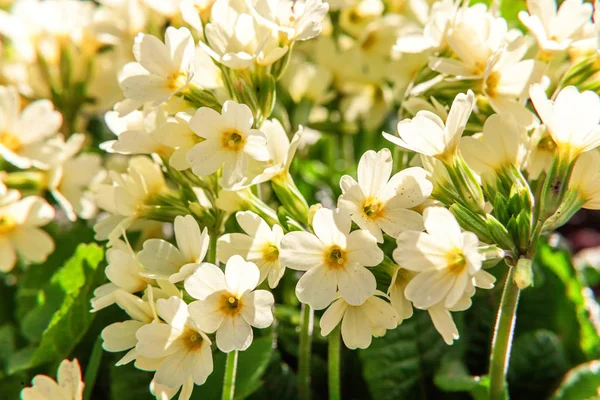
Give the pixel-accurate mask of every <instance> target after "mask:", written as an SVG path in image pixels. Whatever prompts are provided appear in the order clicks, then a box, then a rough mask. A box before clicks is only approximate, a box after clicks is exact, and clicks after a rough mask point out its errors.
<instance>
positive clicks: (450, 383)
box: [434, 356, 489, 400]
mask: <svg viewBox="0 0 600 400" xmlns="http://www.w3.org/2000/svg"><path fill="white" fill-rule="evenodd" d="M434 382H435V385H436V386H437V387H438V388H440V389H441V390H443V391H445V392H469V393H471V395H472V396H473V398H474V399H475V400H484V399H487V397H488V388H489V379H488V377H486V376H484V377H479V376H471V375H470V374H469V371H468V370H467V368H466V366H465V365H464V364H463V363H462V361H460V359H458V358H456V357H452V356H451V357H444V359H443V360H442V363H441V365H440V368H439V369H438V370H437V372H436V373H435V377H434Z"/></svg>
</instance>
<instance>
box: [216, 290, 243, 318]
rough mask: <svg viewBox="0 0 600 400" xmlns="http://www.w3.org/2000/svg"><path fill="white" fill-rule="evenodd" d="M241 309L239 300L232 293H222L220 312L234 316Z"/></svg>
mask: <svg viewBox="0 0 600 400" xmlns="http://www.w3.org/2000/svg"><path fill="white" fill-rule="evenodd" d="M241 309H242V302H241V299H240V298H238V297H237V296H235V295H234V294H232V293H224V294H223V295H222V296H221V310H220V311H221V312H222V313H225V314H228V315H231V316H234V315H237V314H238V313H239V312H240V311H241Z"/></svg>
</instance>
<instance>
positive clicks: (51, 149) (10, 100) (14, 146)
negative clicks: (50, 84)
mask: <svg viewBox="0 0 600 400" xmlns="http://www.w3.org/2000/svg"><path fill="white" fill-rule="evenodd" d="M61 124H62V116H61V114H60V113H59V112H58V111H55V110H54V106H53V104H52V102H50V101H48V100H37V101H34V102H33V103H31V104H29V105H28V106H27V107H25V108H24V109H23V110H22V111H21V110H20V100H19V94H18V93H17V90H16V89H15V88H13V87H6V86H0V156H1V157H3V158H4V159H6V160H7V161H8V162H10V163H11V164H13V165H15V166H16V167H18V168H31V167H36V168H40V169H48V168H49V165H51V164H53V163H55V162H56V161H57V158H58V157H59V155H60V152H61V150H62V149H61V148H60V147H57V146H55V145H51V144H48V143H46V139H48V138H49V137H51V136H53V135H55V134H56V133H57V132H58V129H59V128H60V126H61Z"/></svg>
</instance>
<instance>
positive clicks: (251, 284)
mask: <svg viewBox="0 0 600 400" xmlns="http://www.w3.org/2000/svg"><path fill="white" fill-rule="evenodd" d="M259 278H260V272H259V270H258V267H257V266H256V265H255V264H254V263H251V262H246V261H244V259H243V258H242V257H241V256H238V255H234V256H232V257H231V258H229V260H228V261H227V264H226V266H225V273H223V271H221V269H220V268H219V267H217V266H216V265H213V264H208V263H204V264H202V265H201V266H200V268H198V269H197V270H196V272H194V274H192V275H191V276H190V277H188V278H187V279H186V280H185V290H186V291H187V292H188V293H189V294H190V295H191V296H192V297H194V298H196V299H198V301H194V302H192V303H190V305H189V310H190V315H191V317H192V319H193V320H194V321H195V323H196V325H197V326H198V327H199V328H200V329H202V330H203V331H205V332H207V333H213V332H215V331H216V332H217V347H218V348H219V349H220V350H221V351H223V352H226V353H228V352H230V351H233V350H246V349H247V348H248V347H249V346H250V344H251V343H252V338H253V333H252V327H256V328H260V329H262V328H266V327H268V326H269V325H271V324H272V323H273V311H272V307H273V303H274V301H275V300H274V299H273V295H272V294H271V293H270V292H268V291H266V290H254V289H255V288H256V286H257V285H258V280H259Z"/></svg>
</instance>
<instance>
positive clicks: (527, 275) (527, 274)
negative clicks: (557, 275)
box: [513, 258, 533, 290]
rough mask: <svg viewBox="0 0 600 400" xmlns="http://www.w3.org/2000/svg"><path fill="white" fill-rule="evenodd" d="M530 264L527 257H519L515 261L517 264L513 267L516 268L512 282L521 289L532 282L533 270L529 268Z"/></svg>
mask: <svg viewBox="0 0 600 400" xmlns="http://www.w3.org/2000/svg"><path fill="white" fill-rule="evenodd" d="M531 264H532V263H531V260H529V259H527V258H520V259H519V261H518V262H517V266H516V267H513V268H516V269H517V270H516V271H515V276H514V278H513V279H514V282H515V284H516V285H517V287H518V288H519V289H521V290H523V289H525V288H527V287H529V286H531V285H532V284H533V270H532V268H531Z"/></svg>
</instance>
